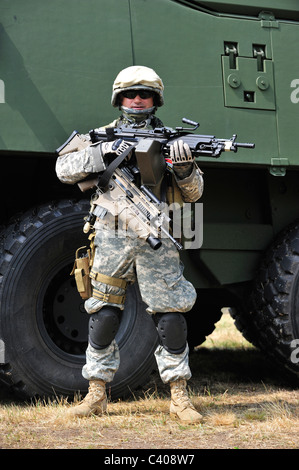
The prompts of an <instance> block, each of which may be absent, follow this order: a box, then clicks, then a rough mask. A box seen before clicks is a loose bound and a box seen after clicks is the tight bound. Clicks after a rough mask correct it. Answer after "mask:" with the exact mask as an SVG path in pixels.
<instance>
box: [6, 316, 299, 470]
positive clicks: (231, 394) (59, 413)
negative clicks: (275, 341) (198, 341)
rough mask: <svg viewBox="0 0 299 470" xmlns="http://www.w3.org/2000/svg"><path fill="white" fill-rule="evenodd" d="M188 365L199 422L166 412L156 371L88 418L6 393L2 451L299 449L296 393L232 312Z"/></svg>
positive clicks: (59, 404)
mask: <svg viewBox="0 0 299 470" xmlns="http://www.w3.org/2000/svg"><path fill="white" fill-rule="evenodd" d="M190 363H191V368H192V372H193V377H192V379H191V380H190V382H189V387H190V394H191V396H192V400H193V403H194V404H195V406H196V408H197V409H198V410H200V412H201V413H202V415H203V416H204V422H203V423H202V424H200V425H182V424H180V423H179V422H177V421H173V420H172V419H171V418H170V417H169V414H168V408H169V391H168V387H165V386H163V384H162V383H161V382H160V379H159V377H158V375H157V374H156V373H153V375H152V377H151V381H150V383H149V384H147V386H146V387H144V388H143V389H142V390H138V391H137V392H135V393H134V394H132V397H131V398H130V399H127V400H126V401H116V402H111V403H109V412H108V414H107V415H105V416H102V417H95V416H93V417H89V418H84V419H74V420H71V419H69V418H67V417H66V410H67V408H68V407H69V406H70V404H69V403H68V402H67V401H66V400H57V401H54V402H42V401H37V402H35V403H20V402H17V401H16V400H14V399H13V398H12V397H10V396H9V395H8V394H7V392H5V391H4V390H1V397H0V448H1V449H105V450H106V451H107V452H110V455H111V454H112V453H113V454H115V455H117V452H118V449H131V450H132V452H134V451H133V450H134V449H156V450H157V449H161V450H162V449H173V450H174V449H176V450H182V449H296V448H298V447H299V433H298V429H299V391H298V390H297V389H295V388H292V387H291V385H288V384H287V383H286V382H284V381H282V380H281V378H280V376H279V375H278V372H277V370H276V368H275V367H274V366H272V364H271V363H269V362H267V360H266V359H265V358H264V357H263V356H262V354H261V353H260V352H259V351H257V350H256V349H255V348H253V347H252V346H251V345H250V344H249V343H247V342H246V341H245V340H244V339H243V337H242V336H241V334H240V333H239V332H238V331H237V330H236V328H235V326H234V324H233V321H232V319H231V317H230V316H229V314H227V313H224V314H223V316H222V319H221V320H220V322H218V324H217V327H216V330H215V331H214V333H213V334H212V335H211V336H210V337H209V338H208V339H207V341H206V342H205V343H204V344H203V345H202V346H200V347H199V348H198V350H197V351H196V352H195V353H193V354H192V355H191V357H190ZM132 455H133V454H132ZM104 463H106V462H104ZM131 466H133V465H131Z"/></svg>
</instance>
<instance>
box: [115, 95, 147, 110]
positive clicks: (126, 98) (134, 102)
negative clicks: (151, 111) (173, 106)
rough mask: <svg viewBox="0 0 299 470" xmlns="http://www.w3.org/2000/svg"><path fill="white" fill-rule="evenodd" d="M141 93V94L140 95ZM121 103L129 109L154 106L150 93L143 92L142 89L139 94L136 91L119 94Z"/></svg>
mask: <svg viewBox="0 0 299 470" xmlns="http://www.w3.org/2000/svg"><path fill="white" fill-rule="evenodd" d="M134 95H135V96H134ZM140 95H141V96H140ZM147 95H149V96H147ZM121 105H122V106H125V107H126V108H130V109H136V110H139V109H148V108H152V107H153V106H154V97H153V95H152V94H151V93H144V92H143V91H142V90H141V91H140V94H139V93H138V91H136V92H132V91H130V92H127V93H124V94H123V95H122V96H121Z"/></svg>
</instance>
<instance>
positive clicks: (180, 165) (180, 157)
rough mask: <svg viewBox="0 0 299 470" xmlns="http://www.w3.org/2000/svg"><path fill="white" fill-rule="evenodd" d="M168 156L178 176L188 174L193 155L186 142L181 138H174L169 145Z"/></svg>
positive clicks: (191, 165) (184, 176)
mask: <svg viewBox="0 0 299 470" xmlns="http://www.w3.org/2000/svg"><path fill="white" fill-rule="evenodd" d="M170 158H171V160H172V163H173V170H174V172H175V173H176V174H177V176H179V177H180V178H187V176H190V174H191V172H192V168H193V162H194V157H193V155H192V152H191V150H190V147H189V145H188V144H186V143H185V142H184V141H183V140H176V141H175V142H174V143H173V144H172V145H171V146H170Z"/></svg>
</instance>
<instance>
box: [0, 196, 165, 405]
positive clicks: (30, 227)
mask: <svg viewBox="0 0 299 470" xmlns="http://www.w3.org/2000/svg"><path fill="white" fill-rule="evenodd" d="M88 209H89V202H88V201H85V200H82V201H79V202H73V201H60V202H59V203H57V204H53V205H44V206H41V207H39V208H38V209H37V210H36V211H31V212H28V213H26V214H23V215H22V216H21V217H20V218H19V219H18V220H17V221H15V222H14V223H13V224H11V225H10V226H9V227H7V228H6V229H5V230H4V231H2V233H1V235H0V238H1V251H0V253H1V254H0V339H1V344H0V346H1V345H4V348H3V349H4V358H2V357H1V354H0V359H1V362H3V363H2V364H0V380H1V381H2V382H5V383H6V384H8V385H9V386H10V387H12V388H14V389H15V390H16V391H17V392H18V393H19V394H21V395H22V396H25V397H32V396H36V395H38V396H53V395H64V396H68V395H73V394H74V393H75V392H77V391H80V392H81V393H85V391H86V390H87V386H88V383H87V381H86V380H85V379H83V377H82V374H81V370H82V366H83V364H84V363H85V350H86V346H87V325H88V319H89V317H88V314H87V313H86V312H85V310H84V305H83V304H84V301H83V300H82V299H81V297H80V296H79V294H78V292H77V289H76V286H75V282H74V279H73V276H70V272H71V270H72V267H73V263H74V255H75V251H76V249H77V248H79V247H80V246H82V245H86V244H87V243H88V240H87V236H86V235H85V234H83V231H82V226H83V218H84V216H85V215H86V214H87V212H88ZM117 341H118V343H119V346H120V355H121V366H120V369H119V371H118V372H117V374H116V376H115V379H114V381H113V382H112V384H111V395H112V397H115V398H116V397H119V396H125V395H126V394H128V393H130V390H134V389H135V388H136V387H137V386H139V385H143V384H144V383H145V382H146V380H147V379H148V377H149V374H150V372H151V371H152V369H153V367H154V365H155V362H154V358H153V351H154V349H155V347H156V344H157V334H156V330H155V327H154V324H153V322H152V320H151V319H150V317H149V315H148V314H147V313H146V312H145V306H144V305H143V304H142V302H141V300H140V295H139V291H138V286H137V285H136V286H133V287H131V288H130V289H128V293H127V300H126V306H125V311H124V315H123V318H122V323H121V326H120V329H119V331H118V335H117ZM0 351H1V347H0ZM2 356H3V354H2Z"/></svg>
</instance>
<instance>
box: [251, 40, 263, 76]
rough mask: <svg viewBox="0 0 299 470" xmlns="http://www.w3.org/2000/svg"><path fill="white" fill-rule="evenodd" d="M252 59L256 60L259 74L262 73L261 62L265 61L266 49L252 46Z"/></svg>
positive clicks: (255, 45)
mask: <svg viewBox="0 0 299 470" xmlns="http://www.w3.org/2000/svg"><path fill="white" fill-rule="evenodd" d="M252 49H253V57H256V59H257V70H258V71H259V72H263V71H264V63H263V61H264V60H265V59H266V50H265V49H266V48H265V46H259V45H257V44H253V46H252Z"/></svg>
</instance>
